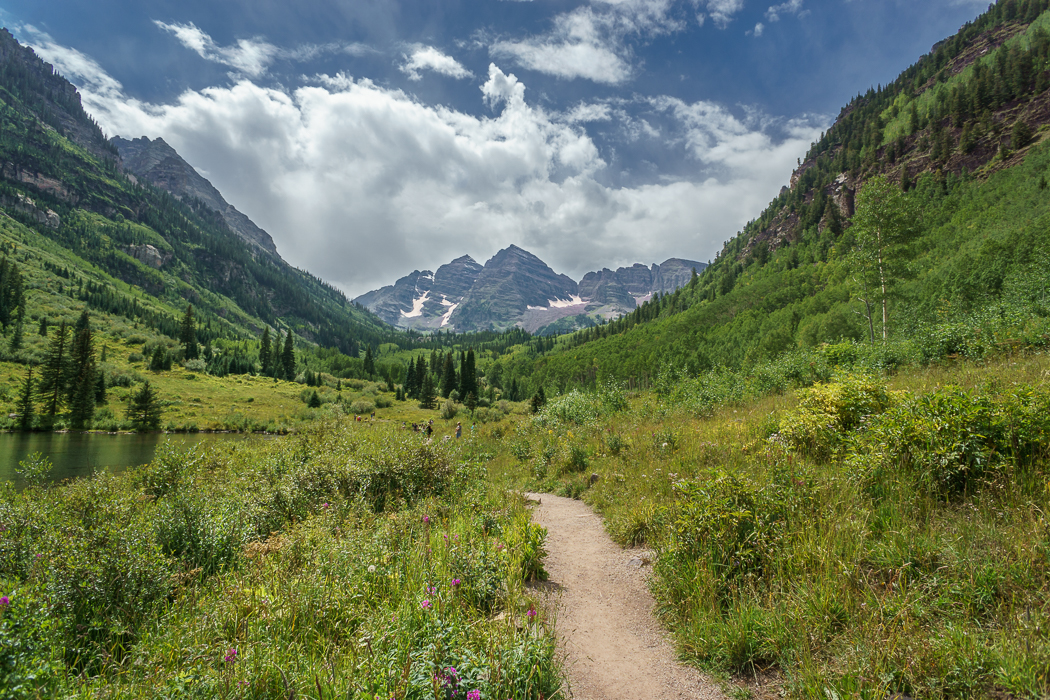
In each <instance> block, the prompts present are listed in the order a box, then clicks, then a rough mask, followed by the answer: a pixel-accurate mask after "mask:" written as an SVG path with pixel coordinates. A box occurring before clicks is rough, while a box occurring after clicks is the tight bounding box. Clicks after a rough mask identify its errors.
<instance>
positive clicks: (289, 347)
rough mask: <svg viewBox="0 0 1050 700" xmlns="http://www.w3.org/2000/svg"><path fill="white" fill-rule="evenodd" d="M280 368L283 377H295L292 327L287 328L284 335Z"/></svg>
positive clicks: (291, 379)
mask: <svg viewBox="0 0 1050 700" xmlns="http://www.w3.org/2000/svg"><path fill="white" fill-rule="evenodd" d="M281 369H282V370H283V371H284V378H285V379H287V380H288V381H293V380H294V379H295V346H294V345H293V344H292V329H291V328H289V329H288V335H286V336H285V337H284V352H282V353H281Z"/></svg>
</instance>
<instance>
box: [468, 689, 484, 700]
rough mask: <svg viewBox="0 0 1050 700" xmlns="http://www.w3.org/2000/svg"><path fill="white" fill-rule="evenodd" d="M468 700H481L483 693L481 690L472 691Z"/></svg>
mask: <svg viewBox="0 0 1050 700" xmlns="http://www.w3.org/2000/svg"><path fill="white" fill-rule="evenodd" d="M467 700H481V691H480V690H472V691H470V692H469V693H467Z"/></svg>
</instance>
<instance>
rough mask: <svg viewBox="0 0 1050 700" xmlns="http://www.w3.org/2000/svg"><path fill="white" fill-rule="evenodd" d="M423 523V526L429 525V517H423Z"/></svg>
mask: <svg viewBox="0 0 1050 700" xmlns="http://www.w3.org/2000/svg"><path fill="white" fill-rule="evenodd" d="M423 522H424V523H425V524H427V525H429V524H430V516H429V515H424V516H423Z"/></svg>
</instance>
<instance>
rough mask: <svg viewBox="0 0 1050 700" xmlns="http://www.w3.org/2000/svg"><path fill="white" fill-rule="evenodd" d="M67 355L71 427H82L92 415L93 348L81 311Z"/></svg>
mask: <svg viewBox="0 0 1050 700" xmlns="http://www.w3.org/2000/svg"><path fill="white" fill-rule="evenodd" d="M73 332H74V335H73V343H72V347H71V348H70V352H69V359H70V383H69V395H68V400H69V411H70V422H71V424H72V426H73V427H74V428H78V429H79V428H83V427H84V425H85V424H86V423H87V422H88V421H90V420H91V418H92V416H93V415H94V413H95V349H94V347H93V346H92V338H91V322H90V319H89V318H88V312H87V310H86V309H85V310H84V312H83V313H81V314H80V318H79V319H77V323H76V326H75V327H74V331H73Z"/></svg>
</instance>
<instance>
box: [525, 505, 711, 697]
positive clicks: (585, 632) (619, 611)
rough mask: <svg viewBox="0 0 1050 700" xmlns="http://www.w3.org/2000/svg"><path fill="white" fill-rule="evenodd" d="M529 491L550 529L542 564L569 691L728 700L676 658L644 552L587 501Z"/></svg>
mask: <svg viewBox="0 0 1050 700" xmlns="http://www.w3.org/2000/svg"><path fill="white" fill-rule="evenodd" d="M528 496H529V497H530V498H532V499H533V500H537V499H538V500H539V501H540V504H539V505H537V506H536V507H535V510H534V512H533V519H534V520H535V521H536V522H538V523H540V524H541V525H543V526H544V527H546V528H547V533H548V535H547V551H548V552H549V554H548V556H547V559H546V560H545V562H544V567H545V568H546V569H547V572H548V573H550V581H549V584H548V590H549V591H550V592H551V593H550V595H551V601H550V602H551V604H553V605H555V606H556V608H557V615H558V618H557V620H558V622H557V624H558V638H559V639H558V641H559V644H560V645H561V648H562V651H563V653H564V654H565V656H566V664H565V666H566V669H565V670H566V673H567V675H568V680H569V691H570V693H569V697H571V698H573V699H574V700H619V699H620V698H623V699H624V700H638V699H639V698H674V699H679V700H686V699H688V700H694V699H700V698H703V699H704V700H716V699H721V698H724V696H723V695H722V693H721V692H720V691H719V690H718V688H717V687H716V686H715V685H714V684H712V683H711V682H709V681H707V680H706V679H704V678H703V677H702V676H701V675H700V674H699V673H698V672H697V671H695V670H694V669H691V668H689V667H687V666H683V665H682V664H680V663H678V662H677V661H676V659H675V653H674V648H673V646H672V644H671V642H670V640H669V639H668V637H667V635H666V633H665V632H663V630H661V628H660V625H659V623H658V622H657V621H656V619H655V618H654V617H653V614H652V610H653V605H654V603H653V598H652V596H651V595H650V594H649V589H648V588H647V587H646V582H645V579H646V572H647V570H648V567H647V566H639V563H640V561H639V560H640V559H642V556H641V555H640V554H639V552H638V551H632V550H624V549H621V548H620V547H619V546H617V545H616V543H614V542H613V541H612V540H611V539H609V536H608V535H607V534H606V533H605V528H604V527H603V526H602V521H601V518H600V517H599V516H597V515H595V513H594V512H593V511H592V510H591V509H590V508H589V507H588V506H587V505H586V504H585V503H583V502H582V501H574V500H572V499H569V498H560V497H558V496H552V495H550V494H528ZM632 560H633V561H632Z"/></svg>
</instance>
